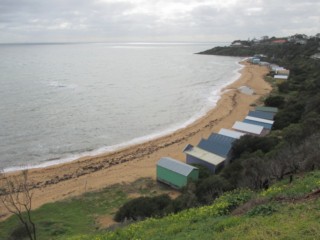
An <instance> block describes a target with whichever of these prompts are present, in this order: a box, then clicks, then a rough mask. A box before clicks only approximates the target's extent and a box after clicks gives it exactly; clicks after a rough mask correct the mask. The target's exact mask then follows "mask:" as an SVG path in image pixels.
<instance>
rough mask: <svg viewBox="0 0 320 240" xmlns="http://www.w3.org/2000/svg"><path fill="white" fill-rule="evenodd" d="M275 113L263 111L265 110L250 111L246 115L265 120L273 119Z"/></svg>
mask: <svg viewBox="0 0 320 240" xmlns="http://www.w3.org/2000/svg"><path fill="white" fill-rule="evenodd" d="M274 115H275V113H273V112H265V111H250V112H249V113H248V116H250V117H256V118H263V119H267V120H273V118H274Z"/></svg>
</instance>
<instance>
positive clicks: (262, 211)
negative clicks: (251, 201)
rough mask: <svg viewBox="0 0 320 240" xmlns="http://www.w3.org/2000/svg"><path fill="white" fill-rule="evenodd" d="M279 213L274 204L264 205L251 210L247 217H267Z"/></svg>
mask: <svg viewBox="0 0 320 240" xmlns="http://www.w3.org/2000/svg"><path fill="white" fill-rule="evenodd" d="M276 211H277V208H276V207H275V205H274V204H272V203H269V204H263V205H259V206H257V207H255V208H253V209H251V210H250V211H249V212H248V213H247V215H248V216H250V217H253V216H258V215H260V216H267V215H271V214H273V213H275V212H276Z"/></svg>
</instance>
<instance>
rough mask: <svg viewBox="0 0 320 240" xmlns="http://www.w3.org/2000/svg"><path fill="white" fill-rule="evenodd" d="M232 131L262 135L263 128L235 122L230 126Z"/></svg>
mask: <svg viewBox="0 0 320 240" xmlns="http://www.w3.org/2000/svg"><path fill="white" fill-rule="evenodd" d="M232 128H233V129H235V130H237V131H240V132H245V133H248V134H252V135H262V134H263V127H262V126H257V125H254V124H250V123H244V122H239V121H237V122H235V124H234V125H233V126H232Z"/></svg>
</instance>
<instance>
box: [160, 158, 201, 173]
mask: <svg viewBox="0 0 320 240" xmlns="http://www.w3.org/2000/svg"><path fill="white" fill-rule="evenodd" d="M157 165H158V166H160V167H163V168H167V169H170V170H171V171H174V172H177V173H179V174H181V175H183V176H188V175H189V174H190V173H191V172H192V170H194V169H197V168H196V167H193V166H191V165H188V164H185V163H183V162H180V161H178V160H175V159H173V158H169V157H163V158H161V159H160V160H159V161H158V163H157Z"/></svg>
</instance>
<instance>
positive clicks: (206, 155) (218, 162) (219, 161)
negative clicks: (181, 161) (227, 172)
mask: <svg viewBox="0 0 320 240" xmlns="http://www.w3.org/2000/svg"><path fill="white" fill-rule="evenodd" d="M183 152H184V153H185V154H186V162H187V164H199V165H201V166H204V167H206V168H208V169H209V170H210V171H211V172H212V173H215V171H216V169H217V168H220V167H222V166H223V165H224V161H225V158H224V157H221V156H219V155H217V154H214V153H211V152H208V151H206V150H203V149H201V148H199V147H194V146H192V145H191V144H188V145H187V146H186V147H185V149H184V150H183Z"/></svg>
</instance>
